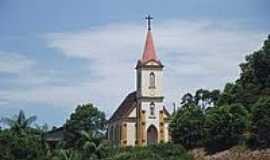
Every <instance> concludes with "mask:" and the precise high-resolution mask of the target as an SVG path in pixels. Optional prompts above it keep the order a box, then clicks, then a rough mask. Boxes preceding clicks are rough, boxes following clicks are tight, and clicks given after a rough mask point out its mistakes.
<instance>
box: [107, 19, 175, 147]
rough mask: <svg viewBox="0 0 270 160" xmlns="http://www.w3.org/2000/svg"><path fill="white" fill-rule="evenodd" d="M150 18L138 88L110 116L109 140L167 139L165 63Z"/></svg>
mask: <svg viewBox="0 0 270 160" xmlns="http://www.w3.org/2000/svg"><path fill="white" fill-rule="evenodd" d="M146 19H147V20H148V28H147V34H146V41H145V46H144V51H143V55H142V58H140V59H139V60H138V62H137V65H136V91H134V92H132V93H130V94H128V95H127V96H126V98H125V99H124V101H123V102H122V103H121V104H120V106H119V107H118V108H117V110H116V111H115V112H114V113H113V115H112V116H111V117H110V119H109V121H108V125H107V127H108V128H107V135H108V140H109V141H110V142H111V143H112V144H113V145H118V146H144V145H148V144H156V143H162V142H168V141H169V139H170V136H169V130H168V126H169V122H168V120H169V117H170V114H169V112H168V111H167V109H166V108H165V105H164V103H163V100H164V96H163V92H162V89H163V88H162V80H163V68H164V65H163V64H162V63H161V61H160V60H159V59H158V57H157V54H156V50H155V47H154V41H153V36H152V32H151V19H152V17H150V16H148V17H146Z"/></svg>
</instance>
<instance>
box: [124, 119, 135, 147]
mask: <svg viewBox="0 0 270 160" xmlns="http://www.w3.org/2000/svg"><path fill="white" fill-rule="evenodd" d="M126 124H127V146H135V140H136V127H135V123H133V122H128V123H126Z"/></svg>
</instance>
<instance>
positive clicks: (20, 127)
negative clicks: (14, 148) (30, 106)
mask: <svg viewBox="0 0 270 160" xmlns="http://www.w3.org/2000/svg"><path fill="white" fill-rule="evenodd" d="M36 119H37V117H36V116H30V117H28V118H26V117H25V114H24V112H23V111H22V110H20V112H19V114H18V115H15V116H14V117H13V118H8V117H5V118H3V119H2V122H3V123H5V124H7V125H8V126H9V127H10V128H11V130H13V131H15V132H16V133H23V132H24V131H25V129H27V128H29V127H30V126H31V124H32V123H33V122H34V121H35V120H36Z"/></svg>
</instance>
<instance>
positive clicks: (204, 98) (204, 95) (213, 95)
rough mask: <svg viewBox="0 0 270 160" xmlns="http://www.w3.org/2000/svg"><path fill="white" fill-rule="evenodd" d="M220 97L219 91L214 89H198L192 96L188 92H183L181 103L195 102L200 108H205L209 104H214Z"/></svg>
mask: <svg viewBox="0 0 270 160" xmlns="http://www.w3.org/2000/svg"><path fill="white" fill-rule="evenodd" d="M219 97H220V91H219V90H218V89H214V90H212V91H209V90H206V89H198V90H197V91H196V92H195V95H194V96H193V95H192V94H190V93H187V94H185V95H184V96H183V97H182V102H181V104H183V105H185V104H196V105H198V106H200V107H201V108H207V107H209V106H212V105H215V104H216V103H217V101H218V100H219Z"/></svg>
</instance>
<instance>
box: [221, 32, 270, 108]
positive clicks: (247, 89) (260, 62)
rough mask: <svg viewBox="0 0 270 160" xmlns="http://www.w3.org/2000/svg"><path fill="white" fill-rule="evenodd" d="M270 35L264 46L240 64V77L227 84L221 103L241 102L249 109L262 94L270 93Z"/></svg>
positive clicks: (267, 94)
mask: <svg viewBox="0 0 270 160" xmlns="http://www.w3.org/2000/svg"><path fill="white" fill-rule="evenodd" d="M269 48H270V35H269V36H268V39H267V40H265V41H264V45H263V47H262V48H261V49H260V50H258V51H255V52H254V53H252V54H250V55H248V56H246V62H244V63H242V64H240V68H241V73H240V78H239V79H238V80H236V81H235V83H229V84H227V85H226V86H225V89H224V92H223V93H222V95H221V99H220V100H219V104H220V105H223V104H233V103H241V104H242V105H244V106H245V107H246V108H247V110H248V111H251V107H252V106H253V105H254V104H255V103H256V102H257V101H258V99H260V97H262V96H269V95H270V49H269Z"/></svg>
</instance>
